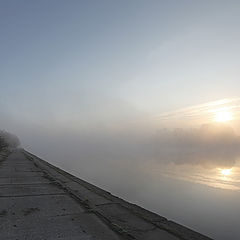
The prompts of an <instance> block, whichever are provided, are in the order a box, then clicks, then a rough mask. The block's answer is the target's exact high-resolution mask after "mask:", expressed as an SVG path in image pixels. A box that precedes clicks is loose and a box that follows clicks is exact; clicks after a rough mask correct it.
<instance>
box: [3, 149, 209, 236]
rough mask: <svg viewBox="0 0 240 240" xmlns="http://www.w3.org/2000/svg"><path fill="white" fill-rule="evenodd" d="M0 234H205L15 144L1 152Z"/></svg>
mask: <svg viewBox="0 0 240 240" xmlns="http://www.w3.org/2000/svg"><path fill="white" fill-rule="evenodd" d="M0 239H4V240H5V239H6V240H8V239H19V240H21V239H31V240H35V239H36V240H37V239H39V240H40V239H41V240H43V239H68V240H71V239H83V240H93V239H103V240H108V239H111V240H115V239H118V240H120V239H139V240H155V239H156V240H158V239H166V240H177V239H185V240H190V239H196V240H198V239H199V240H200V239H201V240H207V239H209V238H207V237H205V236H203V235H201V234H199V233H196V232H194V231H191V230H189V229H187V228H185V227H183V226H181V225H178V224H176V223H174V222H171V221H168V220H167V219H165V218H163V217H161V216H159V215H157V214H154V213H152V212H149V211H147V210H145V209H143V208H140V207H138V206H136V205H133V204H130V203H128V202H126V201H124V200H122V199H120V198H117V197H115V196H113V195H111V194H110V193H108V192H106V191H104V190H102V189H100V188H97V187H95V186H93V185H91V184H89V183H87V182H85V181H83V180H81V179H79V178H76V177H74V176H72V175H70V174H68V173H66V172H64V171H63V170H61V169H58V168H56V167H54V166H52V165H50V164H49V163H47V162H45V161H43V160H41V159H39V158H38V157H36V156H34V155H32V154H30V153H28V152H26V151H24V150H16V151H14V152H12V153H10V154H9V155H7V154H5V155H4V156H0Z"/></svg>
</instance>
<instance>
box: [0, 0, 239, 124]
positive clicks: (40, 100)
mask: <svg viewBox="0 0 240 240" xmlns="http://www.w3.org/2000/svg"><path fill="white" fill-rule="evenodd" d="M239 5H240V4H239V2H238V1H172V0H171V1H73V0H72V1H54V0H52V1H14V0H11V1H1V2H0V29H1V37H0V42H1V44H0V52H1V55H0V82H1V95H0V108H1V113H2V115H3V116H6V118H7V119H9V118H10V119H12V120H13V121H14V119H17V120H18V122H23V123H29V124H40V125H41V126H47V125H49V124H53V123H54V124H53V125H56V124H57V122H60V123H61V125H64V124H65V125H69V124H70V125H71V124H74V126H75V125H76V126H77V125H79V126H80V125H83V126H85V127H86V125H88V123H89V122H91V123H94V122H99V121H100V122H102V123H103V122H104V123H105V124H109V122H111V123H112V122H114V121H118V120H119V119H120V122H121V120H122V119H137V118H143V117H144V116H155V115H158V114H161V113H164V112H166V111H172V110H176V109H178V108H182V107H186V106H191V105H195V104H199V103H204V102H209V101H214V100H218V99H222V98H235V97H238V89H239V87H240V83H239V80H238V78H239V57H238V56H239V53H240V47H239V40H240V34H239V31H238V26H239V24H240V17H239V11H238V10H239V7H240V6H239ZM8 123H9V121H6V122H3V123H2V124H3V125H4V126H3V127H4V128H11V126H9V124H8Z"/></svg>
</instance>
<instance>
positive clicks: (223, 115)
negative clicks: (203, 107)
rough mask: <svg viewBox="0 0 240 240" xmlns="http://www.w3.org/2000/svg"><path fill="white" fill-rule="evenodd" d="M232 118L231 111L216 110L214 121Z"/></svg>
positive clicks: (226, 120) (224, 120)
mask: <svg viewBox="0 0 240 240" xmlns="http://www.w3.org/2000/svg"><path fill="white" fill-rule="evenodd" d="M232 119H233V117H232V113H231V112H229V111H218V112H216V113H215V121H216V122H228V121H231V120H232Z"/></svg>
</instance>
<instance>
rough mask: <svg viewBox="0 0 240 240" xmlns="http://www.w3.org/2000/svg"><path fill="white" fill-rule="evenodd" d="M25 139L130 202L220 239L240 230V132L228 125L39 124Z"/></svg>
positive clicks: (59, 163)
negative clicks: (46, 127)
mask: <svg viewBox="0 0 240 240" xmlns="http://www.w3.org/2000/svg"><path fill="white" fill-rule="evenodd" d="M21 139H23V141H22V142H23V146H24V147H25V148H26V149H27V150H29V151H31V152H32V153H34V154H36V155H38V156H40V157H42V158H43V159H45V160H47V161H49V162H51V163H53V164H55V165H57V166H59V167H61V168H63V169H65V170H66V171H69V172H71V173H72V174H74V175H76V176H79V177H80V178H82V179H85V180H87V181H89V182H91V183H93V184H95V185H97V186H99V187H102V188H104V189H105V190H108V191H110V192H111V193H113V194H115V195H117V196H120V197H123V198H124V199H126V200H128V201H131V202H134V203H137V204H139V205H141V206H143V207H145V208H147V209H149V210H152V211H154V212H157V213H159V214H160V215H163V216H165V217H167V218H169V219H171V220H174V221H176V222H179V223H181V224H183V225H186V226H188V227H190V228H192V229H195V230H196V231H199V232H201V233H203V234H206V235H208V236H210V237H213V238H215V239H238V238H239V236H240V235H239V234H240V233H239V231H238V228H237V222H238V219H239V217H240V213H238V211H236V210H235V209H236V208H237V207H238V200H239V197H240V192H239V189H240V184H239V182H240V178H239V177H238V176H239V173H240V167H238V165H239V161H238V160H239V158H240V151H239V149H240V137H239V135H238V134H237V132H236V131H235V130H234V129H233V128H232V127H231V126H230V125H227V124H206V125H202V126H199V127H196V128H191V129H189V128H182V129H180V128H178V129H156V130H155V131H153V129H151V130H149V131H146V129H145V130H144V131H141V130H140V129H139V128H138V127H136V129H134V128H133V127H132V128H131V129H130V128H128V129H125V131H124V130H123V128H121V131H119V130H116V129H115V130H113V129H107V128H105V129H103V128H99V129H96V128H95V129H94V131H91V129H90V128H89V130H88V131H72V130H70V129H65V130H64V129H58V131H56V129H55V131H46V130H44V129H41V130H40V129H39V130H38V129H36V128H35V129H34V130H33V129H32V130H31V132H28V131H27V130H26V129H24V131H23V132H22V133H21ZM221 169H232V171H233V172H232V175H231V176H223V175H222V174H221ZM206 219H208V221H206ZM226 228H227V229H228V231H225V229H226Z"/></svg>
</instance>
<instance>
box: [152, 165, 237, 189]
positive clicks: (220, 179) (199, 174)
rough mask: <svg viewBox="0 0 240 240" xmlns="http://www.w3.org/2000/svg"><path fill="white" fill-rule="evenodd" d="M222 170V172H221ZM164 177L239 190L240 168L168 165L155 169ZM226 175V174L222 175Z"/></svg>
mask: <svg viewBox="0 0 240 240" xmlns="http://www.w3.org/2000/svg"><path fill="white" fill-rule="evenodd" d="M223 170H224V171H223ZM154 171H157V172H158V173H160V174H161V175H162V176H164V177H169V178H175V179H179V180H184V181H190V182H194V183H200V184H204V185H207V186H210V187H215V188H221V189H231V190H238V191H239V190H240V166H239V165H236V166H234V167H232V168H231V169H222V168H210V169H208V168H203V167H201V166H193V165H187V164H186V165H177V164H173V163H171V164H168V165H165V166H163V165H161V166H159V168H157V169H155V170H154ZM224 172H225V173H228V174H224Z"/></svg>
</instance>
